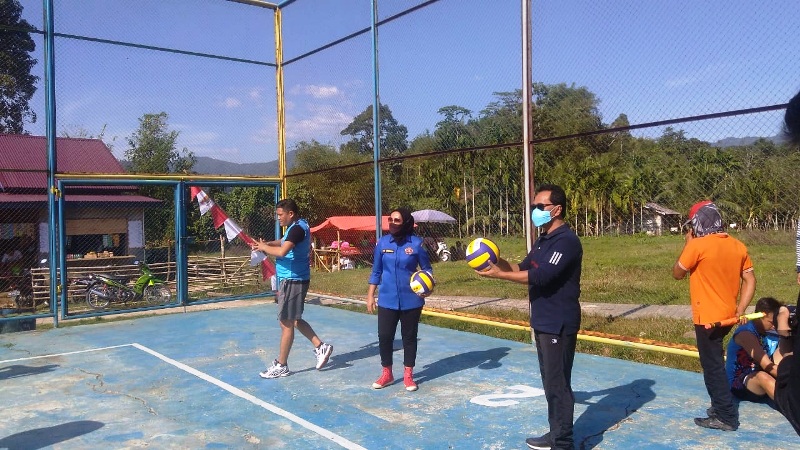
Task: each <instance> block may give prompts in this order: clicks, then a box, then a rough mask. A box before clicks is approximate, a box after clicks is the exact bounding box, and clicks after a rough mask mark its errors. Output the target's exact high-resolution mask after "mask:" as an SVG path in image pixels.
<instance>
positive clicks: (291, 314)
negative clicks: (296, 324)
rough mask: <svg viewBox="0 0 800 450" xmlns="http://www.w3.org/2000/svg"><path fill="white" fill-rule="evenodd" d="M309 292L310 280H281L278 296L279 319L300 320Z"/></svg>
mask: <svg viewBox="0 0 800 450" xmlns="http://www.w3.org/2000/svg"><path fill="white" fill-rule="evenodd" d="M306 294H308V280H302V281H301V280H281V285H280V287H279V288H278V293H277V294H276V297H277V298H278V320H299V319H302V318H303V308H304V306H305V302H306Z"/></svg>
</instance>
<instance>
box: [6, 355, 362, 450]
mask: <svg viewBox="0 0 800 450" xmlns="http://www.w3.org/2000/svg"><path fill="white" fill-rule="evenodd" d="M120 347H136V348H138V349H139V350H141V351H143V352H147V353H149V354H151V355H153V356H155V357H156V358H158V359H160V360H162V361H164V362H166V363H169V364H172V365H173V366H175V367H177V368H179V369H181V370H183V371H184V372H188V373H190V374H192V375H194V376H196V377H197V378H200V379H201V380H205V381H208V382H209V383H211V384H214V385H216V386H218V387H221V388H222V389H225V390H226V391H228V392H230V393H231V394H233V395H235V396H237V397H240V398H243V399H245V400H247V401H249V402H250V403H253V404H255V405H258V406H260V407H262V408H264V409H266V410H267V411H270V412H272V413H274V414H277V415H279V416H281V417H284V418H286V419H289V420H290V421H292V422H294V423H296V424H298V425H300V426H302V427H303V428H305V429H307V430H310V431H313V432H314V433H317V434H318V435H320V436H323V437H325V438H328V439H330V440H331V441H333V442H336V443H337V444H339V445H341V446H342V447H344V448H347V449H353V450H356V449H358V450H366V448H365V447H362V446H360V445H358V444H356V443H355V442H351V441H349V440H347V439H345V438H343V437H341V436H339V435H338V434H336V433H334V432H332V431H328V430H326V429H324V428H322V427H320V426H317V425H314V424H313V423H311V422H309V421H307V420H305V419H303V418H301V417H298V416H296V415H294V414H292V413H290V412H289V411H286V410H284V409H281V408H278V407H277V406H275V405H271V404H269V403H267V402H265V401H263V400H261V399H259V398H258V397H255V396H253V395H250V394H248V393H247V392H244V391H243V390H241V389H239V388H236V387H233V386H231V385H230V384H228V383H226V382H224V381H221V380H218V379H216V378H214V377H212V376H211V375H208V374H207V373H203V372H200V371H199V370H197V369H194V368H192V367H189V366H187V365H186V364H183V363H181V362H178V361H175V360H174V359H172V358H168V357H166V356H164V355H162V354H161V353H158V352H156V351H154V350H151V349H149V348H147V347H145V346H144V345H141V344H137V343H135V342H134V343H133V344H122V345H114V346H111V347H101V348H93V349H89V350H78V351H75V352H67V353H54V354H51V355H42V356H29V357H27V358H16V359H7V360H4V361H0V364H5V363H10V362H18V361H29V360H32V359H44V358H55V357H58V356H66V355H76V354H79V353H88V352H97V351H101V350H110V349H115V348H120Z"/></svg>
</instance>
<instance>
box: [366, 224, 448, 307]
mask: <svg viewBox="0 0 800 450" xmlns="http://www.w3.org/2000/svg"><path fill="white" fill-rule="evenodd" d="M372 259H373V264H372V274H371V275H370V277H369V284H374V285H376V286H378V294H377V295H378V306H380V307H381V308H389V309H396V310H408V309H415V308H422V307H423V306H424V305H425V299H424V298H422V297H420V296H419V295H417V294H415V293H414V291H412V290H411V286H410V284H409V283H410V281H411V275H412V274H413V273H414V272H416V271H417V270H419V269H421V270H428V271H430V272H431V273H433V269H432V268H431V261H430V258H429V257H428V252H427V251H425V247H423V245H422V238H421V237H419V236H415V235H411V236H406V237H404V238H402V239H401V240H395V238H394V237H393V236H392V235H391V234H387V235H385V236H383V237H381V239H380V240H379V241H378V243H377V245H375V253H374V254H373V258H372ZM418 267H419V269H417V268H418Z"/></svg>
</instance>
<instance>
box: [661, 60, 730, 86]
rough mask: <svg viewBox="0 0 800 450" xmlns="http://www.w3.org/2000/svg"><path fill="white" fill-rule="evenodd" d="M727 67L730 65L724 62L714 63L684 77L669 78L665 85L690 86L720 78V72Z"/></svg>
mask: <svg viewBox="0 0 800 450" xmlns="http://www.w3.org/2000/svg"><path fill="white" fill-rule="evenodd" d="M727 67H728V65H727V64H723V63H719V64H712V65H709V66H706V67H703V68H700V69H698V70H696V71H694V72H689V73H687V74H686V75H684V76H682V77H676V78H671V79H668V80H667V81H666V82H665V83H664V85H665V86H666V87H668V88H674V87H682V86H688V85H691V84H697V83H700V82H702V81H707V80H712V79H714V78H718V77H719V76H720V73H723V72H724V71H725V69H726V68H727Z"/></svg>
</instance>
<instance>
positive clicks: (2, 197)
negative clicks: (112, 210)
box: [0, 192, 161, 207]
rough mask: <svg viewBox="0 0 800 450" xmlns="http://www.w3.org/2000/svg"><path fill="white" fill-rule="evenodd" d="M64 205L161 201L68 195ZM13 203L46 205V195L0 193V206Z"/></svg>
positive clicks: (137, 197)
mask: <svg viewBox="0 0 800 450" xmlns="http://www.w3.org/2000/svg"><path fill="white" fill-rule="evenodd" d="M64 201H65V202H66V203H114V204H118V203H124V204H126V205H132V204H140V205H153V204H155V203H161V200H157V199H155V198H150V197H145V196H144V195H68V196H66V197H64ZM4 203H13V204H14V205H15V207H18V206H20V204H21V203H29V204H37V206H39V204H46V203H47V195H45V194H8V193H2V192H0V205H2V204H4Z"/></svg>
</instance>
